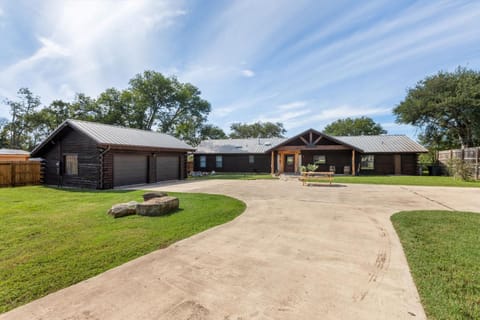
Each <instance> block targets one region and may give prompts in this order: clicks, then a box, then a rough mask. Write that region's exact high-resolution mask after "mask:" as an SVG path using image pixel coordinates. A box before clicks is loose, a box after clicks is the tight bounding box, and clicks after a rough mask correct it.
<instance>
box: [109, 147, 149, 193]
mask: <svg viewBox="0 0 480 320" xmlns="http://www.w3.org/2000/svg"><path fill="white" fill-rule="evenodd" d="M146 182H147V156H139V155H134V154H115V155H113V185H114V186H115V187H117V186H125V185H129V184H138V183H146Z"/></svg>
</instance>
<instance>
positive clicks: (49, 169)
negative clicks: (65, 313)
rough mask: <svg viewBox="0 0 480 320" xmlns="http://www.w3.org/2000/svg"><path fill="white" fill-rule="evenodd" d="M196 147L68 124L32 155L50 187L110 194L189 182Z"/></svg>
mask: <svg viewBox="0 0 480 320" xmlns="http://www.w3.org/2000/svg"><path fill="white" fill-rule="evenodd" d="M193 150H194V148H192V147H191V146H189V145H187V144H186V143H184V142H183V141H180V140H178V139H177V138H174V137H172V136H169V135H167V134H163V133H158V132H153V131H146V130H138V129H129V128H123V127H117V126H111V125H105V124H100V123H93V122H86V121H78V120H67V121H65V122H63V123H62V124H61V125H60V126H59V127H58V128H57V129H55V131H53V132H52V133H51V134H50V135H49V136H48V137H47V138H46V139H45V140H44V141H43V142H42V143H41V144H39V145H38V146H37V147H36V148H35V149H34V150H33V151H32V153H31V154H32V156H34V157H40V158H43V159H44V160H45V168H44V183H45V184H47V185H56V186H68V187H80V188H92V189H111V188H113V187H118V186H123V185H131V184H140V183H153V182H158V181H165V180H177V179H184V178H185V177H186V176H187V173H186V153H187V152H191V151H193Z"/></svg>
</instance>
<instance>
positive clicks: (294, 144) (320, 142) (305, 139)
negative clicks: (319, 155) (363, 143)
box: [267, 129, 362, 152]
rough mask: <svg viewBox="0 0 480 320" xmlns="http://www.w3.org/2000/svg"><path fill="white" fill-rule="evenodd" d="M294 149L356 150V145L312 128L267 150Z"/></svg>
mask: <svg viewBox="0 0 480 320" xmlns="http://www.w3.org/2000/svg"><path fill="white" fill-rule="evenodd" d="M296 150H356V151H360V152H361V151H362V150H360V149H358V148H357V147H354V146H352V145H349V144H347V143H345V142H343V141H340V140H338V139H336V138H334V137H332V136H329V135H327V134H324V133H322V132H319V131H317V130H314V129H309V130H306V131H304V132H302V133H300V134H298V135H296V136H294V137H292V138H290V139H288V140H286V141H284V142H283V143H281V144H279V145H277V146H275V147H273V148H271V149H269V150H267V152H270V151H296Z"/></svg>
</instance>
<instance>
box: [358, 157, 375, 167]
mask: <svg viewBox="0 0 480 320" xmlns="http://www.w3.org/2000/svg"><path fill="white" fill-rule="evenodd" d="M360 169H362V170H373V169H375V157H374V155H373V154H365V155H362V158H361V160H360Z"/></svg>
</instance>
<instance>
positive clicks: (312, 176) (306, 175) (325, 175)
mask: <svg viewBox="0 0 480 320" xmlns="http://www.w3.org/2000/svg"><path fill="white" fill-rule="evenodd" d="M333 175H334V172H331V171H325V172H311V171H307V172H302V175H301V177H300V181H302V185H305V184H307V183H308V182H309V181H315V180H328V182H329V184H332V182H333Z"/></svg>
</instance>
